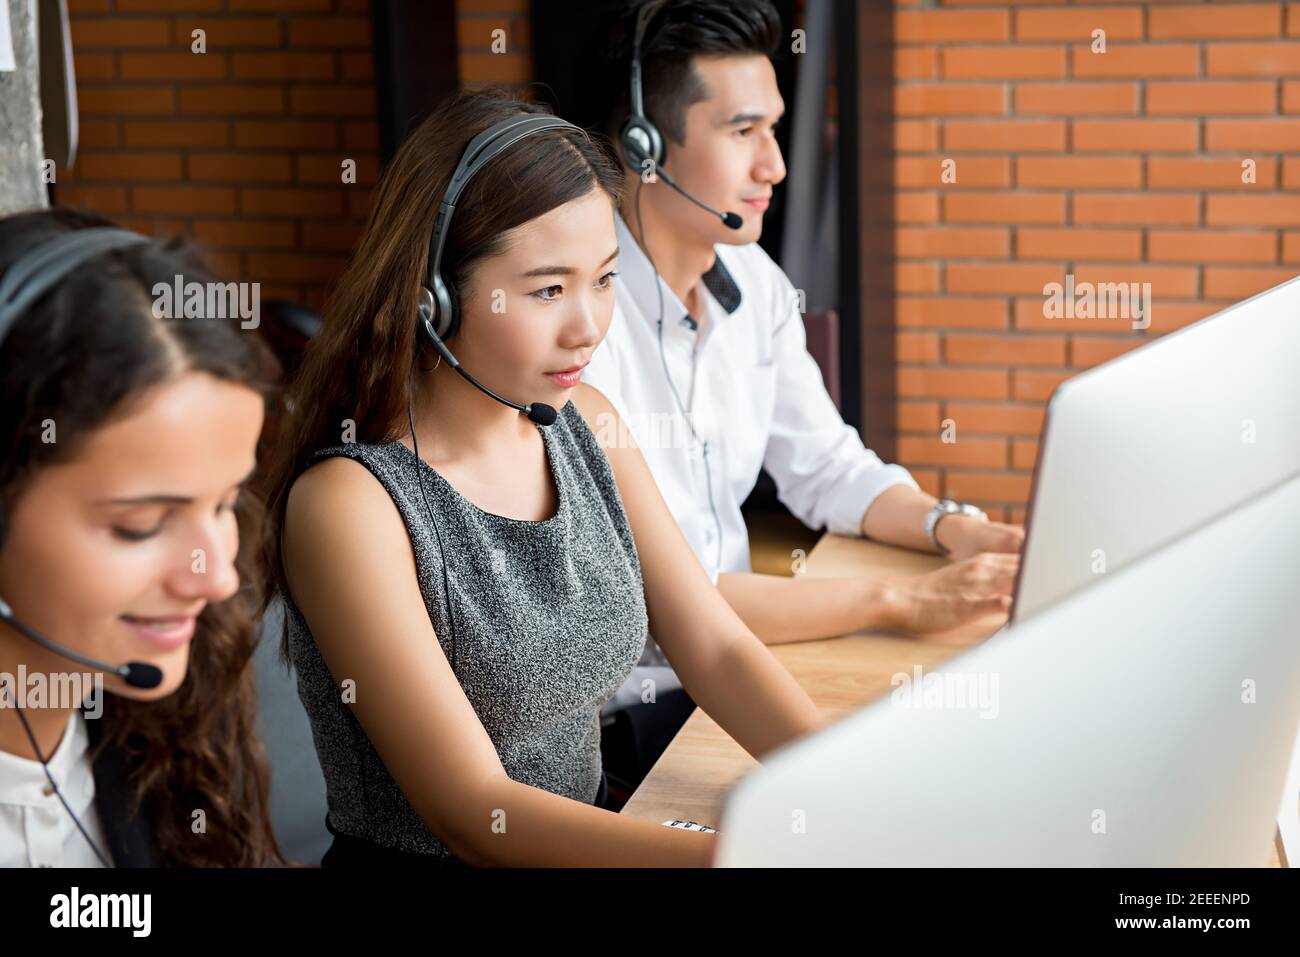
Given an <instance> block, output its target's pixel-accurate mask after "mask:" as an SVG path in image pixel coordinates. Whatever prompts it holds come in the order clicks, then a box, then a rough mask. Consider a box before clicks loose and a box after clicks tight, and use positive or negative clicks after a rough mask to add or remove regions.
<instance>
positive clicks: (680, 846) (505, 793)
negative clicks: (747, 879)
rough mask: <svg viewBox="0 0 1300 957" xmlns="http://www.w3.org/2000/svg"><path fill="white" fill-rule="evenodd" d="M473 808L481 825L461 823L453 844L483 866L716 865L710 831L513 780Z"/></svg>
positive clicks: (460, 853) (466, 858)
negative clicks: (687, 828)
mask: <svg viewBox="0 0 1300 957" xmlns="http://www.w3.org/2000/svg"><path fill="white" fill-rule="evenodd" d="M475 805H476V807H477V808H479V810H478V811H475V812H474V814H475V817H479V818H481V826H480V827H476V828H474V829H472V830H471V829H470V828H468V827H465V826H462V827H461V829H460V832H459V835H458V837H457V839H456V840H455V841H454V842H449V845H448V846H450V847H451V848H452V850H453V853H455V854H456V855H457V856H458V857H460V858H461V859H462V860H464V861H466V862H467V863H470V864H474V865H476V866H480V867H494V866H504V867H707V866H709V864H710V863H711V862H712V860H713V848H714V841H715V837H714V835H712V834H702V833H700V832H698V831H685V830H680V829H676V828H668V827H664V826H663V825H661V824H658V823H655V822H653V821H646V820H642V819H639V818H633V817H624V816H623V815H620V814H616V813H614V812H613V811H607V810H605V809H604V808H599V807H595V806H594V805H591V804H586V803H584V802H582V801H575V800H572V799H570V798H566V797H563V796H561V795H558V794H554V793H552V792H550V791H546V790H544V789H542V788H536V787H532V786H530V785H527V784H521V783H519V782H518V781H514V780H511V779H510V778H505V779H504V780H502V781H501V782H499V783H498V784H496V785H494V786H493V787H492V788H490V789H489V790H488V791H487V792H486V793H485V796H484V797H482V798H480V799H478V800H476V801H475ZM700 823H706V824H711V825H712V824H715V823H716V822H708V821H702V822H700Z"/></svg>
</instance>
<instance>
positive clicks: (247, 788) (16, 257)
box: [0, 209, 282, 867]
mask: <svg viewBox="0 0 1300 957" xmlns="http://www.w3.org/2000/svg"><path fill="white" fill-rule="evenodd" d="M178 276H179V277H183V279H184V280H185V281H186V282H191V281H194V282H200V283H206V282H209V281H210V279H211V277H210V276H209V274H208V273H207V272H206V270H205V269H204V268H203V267H202V266H201V265H200V264H199V262H198V260H197V259H196V258H195V257H194V255H193V254H192V253H190V252H188V251H187V250H186V249H184V248H183V247H178V246H176V245H174V244H165V243H161V242H157V241H153V240H150V239H148V238H147V237H144V236H140V235H138V234H134V233H129V232H127V231H125V230H120V229H114V228H112V227H111V224H109V223H108V222H106V221H104V220H102V219H99V218H98V217H94V216H91V215H87V214H79V213H74V212H71V211H68V210H58V209H56V210H50V211H37V212H30V213H23V214H19V215H15V216H11V217H8V218H6V219H3V220H0V447H2V448H3V456H2V457H0V866H7V867H51V866H99V865H104V866H110V865H111V866H150V865H164V866H219V865H229V866H258V865H264V864H272V863H281V862H282V861H281V858H280V853H279V850H278V848H277V846H276V843H275V838H274V836H273V834H272V830H271V824H270V818H269V812H268V778H267V772H266V769H265V768H264V766H263V758H262V755H261V748H260V745H259V744H258V740H257V736H256V734H255V727H254V724H255V720H254V719H255V703H256V696H255V689H254V678H253V669H252V664H251V657H252V652H253V645H254V632H253V611H254V608H255V607H256V605H257V603H258V596H257V595H256V593H255V591H253V590H251V587H255V583H254V582H250V589H245V590H241V589H240V581H241V577H244V576H245V575H246V573H247V571H248V569H247V567H246V566H247V563H248V562H249V561H251V560H252V559H253V557H254V556H255V554H256V548H257V542H256V539H255V538H254V533H255V532H256V531H257V530H258V529H259V524H260V513H259V511H258V510H257V509H255V508H254V506H253V503H252V502H251V501H249V500H248V499H247V497H246V496H243V495H241V488H242V486H243V484H244V483H245V481H246V480H247V479H248V477H249V475H250V472H251V471H252V469H253V465H254V461H255V456H256V451H257V444H258V438H259V435H260V433H261V429H262V422H263V414H264V410H265V403H266V400H267V397H268V395H269V394H270V390H271V388H272V386H273V384H274V382H275V379H276V378H277V375H278V370H277V368H276V364H275V361H274V359H273V358H271V356H270V354H269V352H268V351H267V350H266V349H265V347H264V346H262V344H261V343H260V340H259V338H258V336H257V335H256V334H255V333H253V332H251V331H247V330H243V329H241V328H240V327H239V325H238V320H237V319H234V320H224V319H216V318H206V317H190V318H183V317H177V318H171V317H170V316H169V313H168V310H167V309H165V308H163V309H160V308H159V300H158V299H157V298H156V297H155V295H154V289H155V286H156V285H159V284H161V285H162V286H166V287H167V288H171V287H172V286H173V283H174V281H175V279H176V277H178ZM241 533H242V536H241ZM241 541H242V543H243V544H244V546H245V548H244V551H243V552H242V553H241V552H240V544H241Z"/></svg>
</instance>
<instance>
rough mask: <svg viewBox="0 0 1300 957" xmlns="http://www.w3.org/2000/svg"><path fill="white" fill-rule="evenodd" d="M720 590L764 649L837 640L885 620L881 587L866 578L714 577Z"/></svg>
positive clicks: (747, 574) (748, 574) (734, 574)
mask: <svg viewBox="0 0 1300 957" xmlns="http://www.w3.org/2000/svg"><path fill="white" fill-rule="evenodd" d="M718 591H720V592H721V593H722V597H723V598H725V599H727V603H728V604H729V605H731V607H732V608H733V609H734V610H735V612H736V614H738V615H739V616H740V617H741V620H742V621H744V622H745V624H746V625H748V626H749V630H750V631H752V632H753V633H754V634H755V635H757V636H758V639H759V640H760V641H762V642H763V643H764V644H768V645H780V644H785V643H787V642H792V641H814V640H816V639H818V638H838V637H839V636H840V635H851V634H854V633H855V632H858V631H863V630H865V629H867V628H873V627H877V626H879V625H881V624H882V623H883V622H884V621H885V620H886V614H887V606H886V591H885V588H884V586H883V583H881V582H880V581H877V580H874V579H870V578H803V577H798V576H796V577H794V578H786V577H784V576H781V575H758V574H754V573H752V572H728V573H725V574H722V575H719V576H718Z"/></svg>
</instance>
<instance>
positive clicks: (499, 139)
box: [428, 113, 582, 289]
mask: <svg viewBox="0 0 1300 957" xmlns="http://www.w3.org/2000/svg"><path fill="white" fill-rule="evenodd" d="M565 129H568V130H578V131H579V132H582V129H581V127H578V126H574V125H573V124H572V123H570V122H569V121H568V120H564V119H561V118H560V117H558V116H552V115H550V114H542V113H538V114H532V115H529V116H524V117H512V118H510V119H508V120H502V121H501V122H500V123H496V124H493V125H492V126H490V127H488V128H487V129H486V130H484V131H483V132H482V133H479V134H478V135H477V136H475V137H474V138H473V139H472V140H470V141H469V145H468V146H466V147H465V152H464V153H463V154H462V155H461V158H460V162H459V163H458V164H457V165H456V171H455V172H454V173H452V174H451V180H450V181H449V182H448V184H447V192H446V194H445V195H444V196H443V198H442V202H441V203H440V204H439V205H438V215H437V217H436V219H435V220H434V224H433V239H432V241H431V247H432V248H431V251H430V253H429V269H428V280H429V282H428V285H429V288H430V289H432V288H434V284H435V281H436V280H435V277H437V276H438V269H439V267H440V266H441V265H442V251H443V247H444V246H445V245H446V243H447V234H448V233H449V232H450V229H449V227H450V225H451V215H452V213H454V212H455V211H456V203H457V201H458V200H459V199H460V194H461V193H462V192H463V191H464V189H465V187H466V186H467V185H469V181H470V180H471V179H473V178H474V174H475V173H477V172H478V171H479V170H481V169H482V168H483V167H484V166H486V165H487V164H488V163H490V162H492V160H494V159H496V157H498V156H499V155H501V154H502V153H504V152H505V151H506V150H508V149H510V147H512V146H514V145H515V144H516V143H518V142H519V141H520V140H522V139H523V138H524V137H526V136H532V135H533V134H534V133H544V132H546V131H547V130H565Z"/></svg>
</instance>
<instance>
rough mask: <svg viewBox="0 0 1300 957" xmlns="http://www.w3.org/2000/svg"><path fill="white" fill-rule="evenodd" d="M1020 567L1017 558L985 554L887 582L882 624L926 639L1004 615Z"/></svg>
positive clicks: (1008, 605)
mask: <svg viewBox="0 0 1300 957" xmlns="http://www.w3.org/2000/svg"><path fill="white" fill-rule="evenodd" d="M1019 566H1020V556H1019V555H1010V554H996V553H992V552H984V553H982V554H979V555H976V556H975V557H973V558H967V559H964V560H962V561H959V562H954V563H953V564H951V565H947V566H945V567H944V568H940V569H939V570H938V571H933V572H930V573H928V574H925V575H913V576H909V577H907V578H893V579H889V581H888V582H887V583H886V587H885V590H884V594H885V609H886V612H885V617H884V621H882V623H881V624H882V625H883V626H884V627H886V628H890V629H892V630H896V631H901V632H905V633H907V634H910V635H930V634H938V633H941V632H945V631H950V630H951V629H953V628H957V627H958V626H960V625H964V624H966V623H967V622H970V621H975V620H977V619H979V618H983V617H985V616H987V615H993V614H1002V615H1005V614H1006V613H1007V611H1008V610H1009V609H1010V607H1011V593H1012V589H1013V588H1014V587H1015V580H1016V569H1017V568H1018V567H1019Z"/></svg>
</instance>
